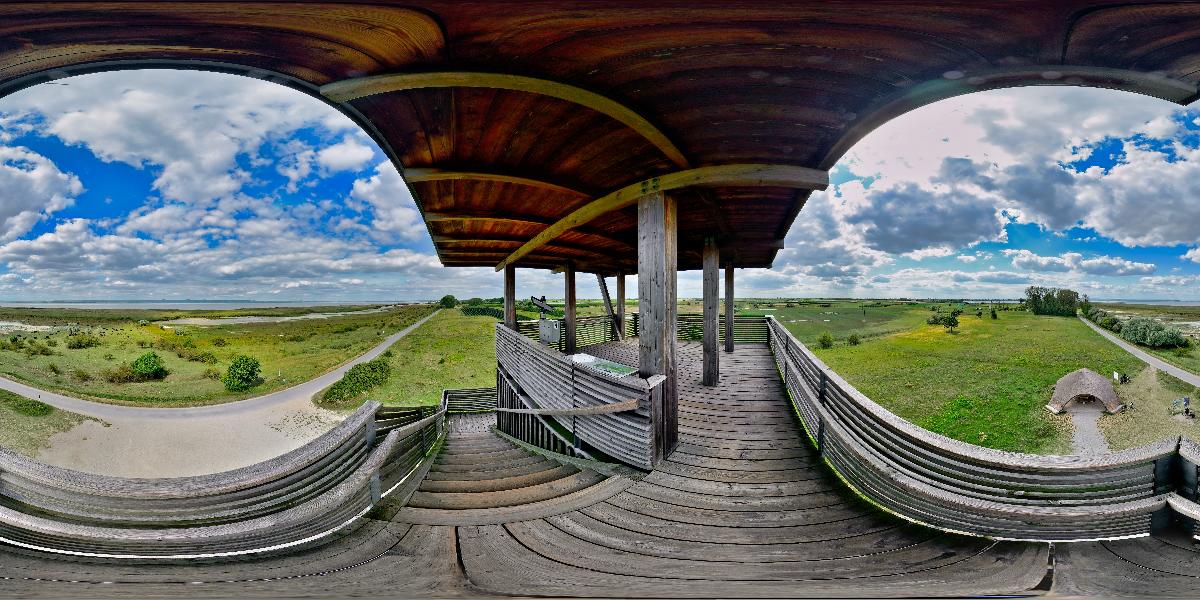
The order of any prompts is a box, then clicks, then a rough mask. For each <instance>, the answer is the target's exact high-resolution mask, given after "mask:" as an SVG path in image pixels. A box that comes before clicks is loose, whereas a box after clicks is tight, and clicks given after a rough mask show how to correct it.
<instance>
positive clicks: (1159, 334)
mask: <svg viewBox="0 0 1200 600" xmlns="http://www.w3.org/2000/svg"><path fill="white" fill-rule="evenodd" d="M1121 337H1122V338H1124V339H1125V340H1126V341H1130V342H1133V343H1135V344H1141V345H1143V346H1149V347H1151V348H1180V347H1184V346H1187V344H1188V342H1187V338H1185V337H1183V333H1182V332H1181V331H1179V330H1178V329H1175V328H1174V327H1167V326H1166V325H1164V324H1163V323H1161V322H1160V321H1157V320H1155V319H1150V318H1146V317H1134V318H1132V319H1129V320H1128V321H1125V322H1124V323H1123V324H1122V325H1121Z"/></svg>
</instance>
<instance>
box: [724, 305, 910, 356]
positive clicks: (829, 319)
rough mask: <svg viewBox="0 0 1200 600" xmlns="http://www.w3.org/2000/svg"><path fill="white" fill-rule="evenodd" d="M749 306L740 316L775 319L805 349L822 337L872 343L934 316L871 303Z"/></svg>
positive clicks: (907, 306)
mask: <svg viewBox="0 0 1200 600" xmlns="http://www.w3.org/2000/svg"><path fill="white" fill-rule="evenodd" d="M756 304H757V303H753V302H748V303H747V305H748V306H746V307H745V308H742V309H740V310H739V311H738V313H737V314H739V315H771V316H774V317H775V319H776V320H778V321H779V323H780V324H781V325H783V326H784V327H786V328H787V330H788V331H790V332H792V335H794V336H796V339H798V340H800V341H801V342H803V343H804V344H805V345H808V346H814V345H816V343H817V338H819V337H820V336H821V334H822V333H825V332H829V333H830V334H831V335H832V336H833V338H834V340H837V341H841V342H844V341H846V338H848V337H849V336H850V334H852V333H857V334H858V335H859V337H860V338H862V339H864V340H865V339H868V338H873V337H879V336H883V335H888V334H893V333H899V332H902V331H908V330H910V329H912V328H913V327H916V326H917V325H920V324H923V323H924V322H925V319H926V318H927V317H928V316H929V315H930V312H931V311H930V310H929V305H926V304H917V303H907V302H888V301H868V302H852V301H851V302H847V301H833V300H831V301H823V302H822V301H817V302H804V303H800V302H778V303H772V304H770V305H767V304H757V305H756Z"/></svg>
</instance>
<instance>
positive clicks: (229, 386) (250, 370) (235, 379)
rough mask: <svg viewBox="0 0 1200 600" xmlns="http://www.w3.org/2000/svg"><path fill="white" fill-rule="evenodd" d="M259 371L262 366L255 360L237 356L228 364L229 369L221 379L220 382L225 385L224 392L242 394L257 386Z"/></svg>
mask: <svg viewBox="0 0 1200 600" xmlns="http://www.w3.org/2000/svg"><path fill="white" fill-rule="evenodd" d="M261 370H262V365H260V364H259V363H258V360H257V359H254V358H251V357H249V356H244V355H238V356H235V357H234V358H233V362H231V363H229V369H228V370H226V371H225V376H224V377H222V378H221V381H222V382H224V383H225V389H226V390H229V391H231V392H244V391H246V390H248V389H250V388H252V387H254V386H255V385H258V382H259V379H260V377H259V374H260V371H261Z"/></svg>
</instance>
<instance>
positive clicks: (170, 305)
mask: <svg viewBox="0 0 1200 600" xmlns="http://www.w3.org/2000/svg"><path fill="white" fill-rule="evenodd" d="M365 304H404V303H403V302H395V301H379V302H368V301H345V300H324V301H319V302H299V301H297V302H290V301H275V302H268V301H255V300H96V301H91V300H80V301H63V302H0V307H4V308H96V309H100V308H105V309H153V310H232V309H237V308H292V307H299V308H303V307H307V306H353V305H360V306H361V305H365Z"/></svg>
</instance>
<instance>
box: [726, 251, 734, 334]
mask: <svg viewBox="0 0 1200 600" xmlns="http://www.w3.org/2000/svg"><path fill="white" fill-rule="evenodd" d="M725 351H726V352H733V264H732V263H731V264H728V265H725Z"/></svg>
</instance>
